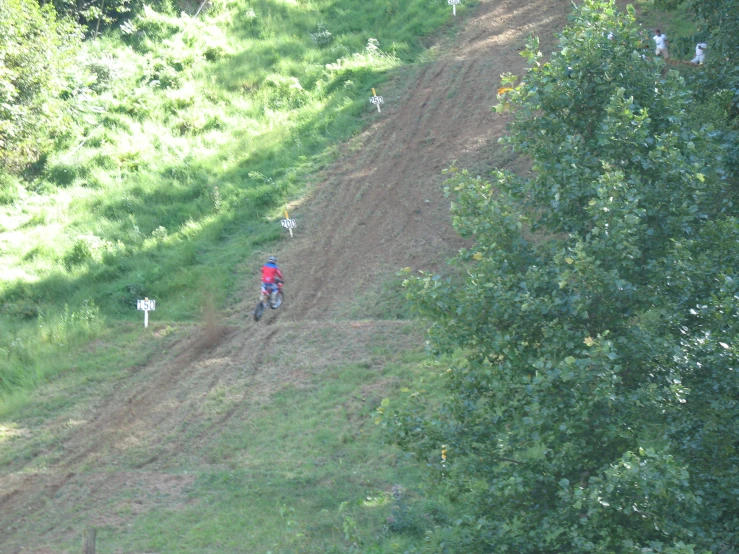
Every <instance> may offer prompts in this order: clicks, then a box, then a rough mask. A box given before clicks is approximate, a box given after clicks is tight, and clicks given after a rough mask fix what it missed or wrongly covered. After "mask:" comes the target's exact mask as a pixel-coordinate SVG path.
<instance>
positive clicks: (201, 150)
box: [0, 0, 450, 396]
mask: <svg viewBox="0 0 739 554" xmlns="http://www.w3.org/2000/svg"><path fill="white" fill-rule="evenodd" d="M449 17H450V14H449V10H448V6H446V4H445V3H442V2H441V1H440V0H439V1H435V2H426V1H421V0H417V1H412V2H399V1H388V2H372V3H366V2H359V1H357V0H339V1H321V0H319V1H310V2H307V1H284V2H274V1H270V0H257V1H255V2H246V1H241V0H239V1H221V2H214V3H213V6H212V8H211V9H210V11H208V12H207V13H205V14H202V15H201V16H200V17H199V18H197V19H196V18H193V17H190V16H188V15H185V14H183V15H182V16H181V17H170V16H164V15H161V14H157V13H155V12H153V11H151V10H147V11H146V12H145V13H144V14H143V15H141V16H139V17H137V18H136V19H134V20H133V21H131V22H130V24H128V25H127V26H125V27H124V28H123V29H122V31H121V32H116V33H114V34H112V35H109V36H105V37H102V38H100V39H98V40H94V41H89V42H87V43H86V44H85V45H84V49H83V51H82V52H80V54H79V57H78V63H77V65H76V74H75V75H74V76H73V78H72V79H71V81H70V82H71V84H70V86H69V90H68V91H67V93H66V97H67V99H68V103H69V110H70V111H71V113H72V114H73V120H74V123H73V124H72V125H71V126H70V127H69V129H68V130H67V132H66V133H65V134H64V135H63V136H61V137H58V139H57V148H56V150H54V151H52V152H47V153H46V154H44V156H43V157H42V158H41V159H40V160H39V161H38V163H37V164H35V165H34V166H33V167H30V168H29V169H28V170H27V171H26V173H25V174H24V175H22V176H20V177H19V178H11V177H8V176H5V177H4V179H5V184H4V187H3V191H4V194H3V203H2V205H0V221H2V223H1V224H0V267H2V271H1V272H0V357H2V358H3V359H4V360H5V361H6V362H5V363H4V364H3V365H2V368H1V369H0V396H1V395H5V394H7V393H9V392H12V391H18V390H22V389H27V388H29V387H33V386H34V384H35V383H37V382H38V381H39V379H40V378H43V376H45V375H49V374H52V373H55V372H57V371H59V370H62V369H64V368H65V367H71V366H74V365H75V363H76V362H75V358H77V357H78V356H76V354H74V351H73V352H72V353H70V348H72V349H74V348H75V346H76V345H80V344H84V343H85V342H86V341H88V340H91V339H92V338H94V337H96V336H98V335H99V334H100V333H104V332H109V331H110V329H111V328H115V326H116V325H117V324H118V323H117V322H120V321H126V320H131V319H133V318H136V319H138V315H139V314H136V313H135V310H134V306H135V303H134V302H135V300H136V299H137V298H142V297H144V296H148V297H152V298H156V299H157V300H158V301H159V303H158V307H157V314H156V315H157V319H159V320H168V321H171V320H175V321H176V320H188V319H192V318H194V317H197V316H198V314H199V311H200V309H201V307H202V304H203V297H204V296H208V297H209V298H210V299H211V300H212V301H215V302H216V303H217V304H220V303H221V302H222V301H223V300H224V298H226V296H227V295H228V294H229V292H230V291H232V285H233V284H234V283H235V282H236V280H237V279H240V278H242V277H243V274H242V272H243V271H244V270H246V271H253V269H252V267H251V265H255V264H256V261H255V259H254V258H252V256H258V257H261V256H263V254H264V253H265V252H266V251H267V249H268V248H269V246H268V245H269V244H270V243H272V241H274V240H276V239H278V238H279V237H280V234H281V228H280V227H279V224H278V223H276V220H275V218H276V217H277V216H278V215H279V211H280V207H281V206H283V205H284V203H285V202H287V201H288V200H290V199H294V198H296V197H298V196H299V195H300V194H301V192H302V191H303V190H304V187H305V185H306V184H307V183H309V182H310V180H311V179H312V176H313V175H314V172H315V171H316V170H317V169H320V168H321V167H323V166H324V165H325V164H326V163H327V161H329V160H331V159H332V157H333V156H334V155H335V152H336V150H335V149H336V146H337V145H338V144H339V143H340V142H341V141H342V140H344V139H346V138H348V137H349V136H351V135H352V134H353V133H355V132H357V131H358V130H359V129H361V128H362V126H363V125H364V124H365V122H366V121H367V118H368V117H370V116H371V113H372V111H371V106H370V105H369V103H368V101H367V98H368V96H369V95H370V89H371V87H377V86H379V85H380V84H381V83H382V81H383V80H384V79H386V78H387V75H388V72H389V71H391V70H393V69H394V68H399V67H401V66H402V65H403V64H406V63H409V62H412V61H413V60H414V59H416V58H417V57H418V56H419V55H420V54H421V53H422V52H423V46H422V43H421V40H422V37H423V36H424V35H427V34H428V33H430V32H432V31H433V30H434V29H437V28H438V27H439V26H440V25H442V24H443V23H444V22H445V21H447V20H448V19H449ZM9 181H10V182H9ZM244 261H246V262H247V264H249V263H250V262H251V265H247V266H245V268H241V269H237V266H238V264H239V263H242V262H244ZM106 330H107V331H106ZM65 359H68V362H67V363H65Z"/></svg>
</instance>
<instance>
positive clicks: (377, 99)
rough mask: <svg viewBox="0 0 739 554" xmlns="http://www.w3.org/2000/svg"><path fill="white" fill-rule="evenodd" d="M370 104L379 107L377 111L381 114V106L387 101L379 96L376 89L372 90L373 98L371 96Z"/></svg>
mask: <svg viewBox="0 0 739 554" xmlns="http://www.w3.org/2000/svg"><path fill="white" fill-rule="evenodd" d="M369 101H370V104H374V105H375V106H377V111H378V112H381V111H382V110H381V109H380V104H384V103H385V100H383V99H382V96H377V93H376V92H375V89H372V96H370V99H369Z"/></svg>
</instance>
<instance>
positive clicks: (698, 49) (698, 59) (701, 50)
mask: <svg viewBox="0 0 739 554" xmlns="http://www.w3.org/2000/svg"><path fill="white" fill-rule="evenodd" d="M707 47H708V45H707V44H706V43H705V42H699V43H698V44H696V45H695V58H693V59H692V60H690V63H694V64H695V65H698V64H702V63H703V60H705V59H706V48H707Z"/></svg>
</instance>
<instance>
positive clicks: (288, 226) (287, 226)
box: [280, 210, 298, 238]
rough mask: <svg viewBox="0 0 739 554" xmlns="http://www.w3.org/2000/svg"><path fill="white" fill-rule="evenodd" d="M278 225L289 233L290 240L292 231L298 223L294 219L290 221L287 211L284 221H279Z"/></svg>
mask: <svg viewBox="0 0 739 554" xmlns="http://www.w3.org/2000/svg"><path fill="white" fill-rule="evenodd" d="M280 223H281V224H282V226H283V227H284V228H285V229H287V230H288V231H290V238H292V237H293V229H295V227H297V226H298V223H297V222H296V221H295V220H294V219H290V216H289V215H288V214H287V210H285V219H281V220H280Z"/></svg>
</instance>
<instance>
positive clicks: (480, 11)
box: [0, 0, 569, 553]
mask: <svg viewBox="0 0 739 554" xmlns="http://www.w3.org/2000/svg"><path fill="white" fill-rule="evenodd" d="M568 9H569V4H568V3H567V2H564V1H563V0H532V1H526V0H487V1H483V2H482V3H481V5H480V6H478V7H477V8H475V10H474V11H473V13H471V14H468V15H467V16H465V17H460V18H459V21H457V22H455V25H457V26H458V33H457V34H456V35H455V36H454V38H446V39H443V41H442V42H443V44H441V45H440V46H439V47H438V48H437V50H438V51H439V52H441V53H440V55H439V56H438V58H437V59H436V60H435V61H433V62H429V63H426V64H424V65H422V66H419V67H418V68H416V69H414V70H412V71H409V72H408V73H407V74H404V75H403V76H399V77H398V78H397V79H396V80H395V81H394V82H393V83H391V84H390V85H388V86H386V87H385V88H384V90H381V91H379V92H380V93H381V94H383V95H384V97H385V104H384V106H383V111H382V113H381V114H377V113H371V109H372V108H371V107H370V106H369V104H368V117H369V118H372V120H373V122H372V124H371V125H370V127H369V128H368V129H367V131H366V132H365V133H364V134H363V135H362V136H361V137H358V139H357V140H355V141H353V142H352V143H351V144H350V145H347V146H346V148H345V154H344V156H343V157H342V158H341V159H340V160H339V161H338V162H337V163H336V164H335V165H334V166H333V167H331V168H329V169H328V170H327V172H326V175H325V179H323V180H322V182H321V184H320V185H318V186H317V187H316V188H315V189H314V190H313V191H312V193H311V196H310V198H309V199H308V201H307V202H305V203H304V204H302V205H301V206H300V207H298V208H296V209H295V210H294V211H293V213H292V214H291V215H292V216H294V217H297V218H298V219H299V222H300V227H299V229H298V234H297V238H295V239H294V240H292V241H290V242H289V243H286V244H285V247H284V249H283V250H282V251H281V252H279V256H280V263H281V266H282V267H283V269H284V270H285V271H286V273H287V279H288V288H287V291H288V292H289V295H290V296H289V297H288V302H287V303H286V305H285V306H284V308H283V309H281V310H280V311H279V312H277V313H270V314H268V315H267V316H266V317H265V319H264V320H263V321H262V322H261V323H260V324H255V323H253V322H251V321H250V320H249V319H248V318H247V317H246V316H245V315H244V314H245V313H247V312H248V311H249V310H250V309H251V307H252V303H253V296H254V295H253V294H252V293H253V292H254V291H255V290H256V281H255V278H254V277H253V276H249V277H248V278H245V285H244V287H245V291H248V292H245V293H244V297H245V298H248V300H244V303H243V304H242V305H240V306H237V309H236V310H235V312H236V314H237V315H235V316H233V317H231V318H230V320H229V321H227V322H226V323H225V324H223V325H219V324H216V323H214V322H211V323H210V324H207V325H205V326H204V327H203V328H199V329H192V330H191V331H189V332H183V333H181V334H180V335H178V336H180V337H181V338H178V339H176V340H174V339H173V340H172V341H170V343H169V345H168V346H167V350H166V351H163V352H161V353H160V354H159V355H157V356H156V360H155V361H154V362H153V363H151V364H150V365H148V366H146V367H137V368H132V369H131V370H130V371H129V373H128V374H127V375H126V376H124V378H122V379H120V380H118V381H116V382H111V383H107V384H104V385H100V389H99V390H98V391H96V394H95V395H94V398H93V400H92V401H91V402H90V403H88V404H85V405H84V406H80V407H79V408H76V409H75V410H76V411H74V410H73V411H74V413H71V414H70V413H69V412H64V413H61V414H59V415H58V416H56V417H53V418H51V419H47V420H43V421H40V422H36V424H35V425H36V426H35V427H34V428H32V429H27V430H25V431H24V432H19V434H18V436H16V437H15V438H14V439H13V441H14V449H15V450H16V451H18V452H21V453H22V455H20V456H15V457H13V458H12V459H8V460H6V461H5V463H4V465H3V466H1V467H0V553H9V552H13V553H15V552H58V551H60V547H59V544H63V543H64V541H67V540H71V537H78V536H80V534H81V532H82V530H83V529H84V528H85V527H87V526H90V525H92V526H109V527H113V528H119V527H120V528H123V527H124V526H125V525H126V524H127V521H130V520H132V519H133V518H135V517H136V516H137V515H139V514H140V513H142V512H145V511H147V510H156V509H161V508H167V509H176V508H177V506H178V505H179V504H183V503H185V502H187V498H186V495H184V494H183V490H184V489H185V488H186V487H187V486H188V485H189V483H190V481H191V480H192V477H191V476H188V475H183V474H181V473H175V472H174V471H173V470H174V468H177V467H179V464H180V462H181V460H182V459H184V458H188V459H193V458H197V459H202V460H204V463H208V460H209V458H208V452H207V444H208V442H207V440H205V437H210V436H213V435H217V434H218V433H221V432H223V431H224V429H227V428H229V427H232V426H236V425H238V426H240V428H244V427H246V428H248V423H247V422H248V420H249V417H250V414H251V413H252V412H253V411H254V410H256V409H258V407H259V406H260V403H263V402H269V398H270V394H271V393H272V392H274V391H276V390H279V389H280V387H282V386H284V384H285V383H291V384H292V385H296V384H297V385H300V384H301V383H303V382H308V381H309V380H310V378H314V377H315V376H317V375H320V374H321V372H322V371H324V369H325V368H327V367H329V366H331V365H335V364H337V363H351V362H353V361H354V362H356V361H358V360H363V361H364V362H366V363H367V364H368V367H370V368H372V367H375V366H378V371H381V367H379V366H381V365H382V361H381V360H377V359H375V358H374V357H373V354H372V347H373V345H377V344H378V343H379V344H383V345H385V347H386V348H388V349H389V350H390V351H402V350H403V349H405V348H408V347H411V346H412V345H413V343H417V342H418V341H420V340H421V337H419V335H418V333H410V334H409V333H407V332H406V333H400V332H398V329H399V327H400V326H402V325H404V324H403V323H402V322H396V321H382V320H371V319H369V320H368V318H367V317H366V316H363V314H361V313H359V314H356V313H355V314H354V315H353V320H352V319H347V316H346V314H347V313H348V311H347V309H346V303H345V302H342V300H341V299H342V298H351V297H353V296H355V295H361V294H363V293H365V292H366V291H371V290H378V287H379V284H378V283H380V282H381V281H382V280H383V279H385V278H386V277H387V276H388V275H393V274H394V273H395V272H396V271H397V270H398V269H399V268H402V267H406V266H410V267H413V268H426V269H433V268H435V267H438V266H439V264H441V263H442V262H443V260H445V259H446V258H448V257H449V256H450V255H451V254H452V253H453V252H454V251H455V250H456V249H457V248H458V247H459V245H460V244H461V243H460V241H459V239H458V237H456V235H455V234H454V232H453V230H452V228H451V225H450V223H449V213H448V208H449V200H448V199H446V198H444V197H443V196H442V194H441V183H442V181H443V176H442V175H441V170H442V169H443V168H445V167H448V166H449V165H450V164H451V163H452V161H453V160H458V165H460V166H461V167H468V168H472V169H473V170H480V171H482V170H483V169H484V168H485V167H487V166H488V165H490V164H491V163H498V164H500V163H502V162H503V161H504V160H505V158H504V157H503V156H501V154H500V152H499V150H498V148H497V144H496V141H497V138H498V137H499V136H501V135H502V134H503V132H504V128H505V120H504V119H503V118H501V117H500V116H496V115H494V114H492V113H491V111H490V107H491V106H492V105H493V104H494V103H495V96H496V89H497V86H498V82H499V80H498V76H499V75H500V74H501V73H503V72H508V71H510V72H519V73H520V72H521V70H522V67H523V61H522V58H521V57H520V56H519V54H518V52H519V51H520V50H521V49H522V47H523V45H524V43H525V40H526V38H527V37H528V36H530V35H534V34H536V35H539V36H540V37H542V38H544V39H545V40H544V41H543V50H544V51H545V52H547V51H548V44H551V37H552V35H553V33H554V32H555V31H556V30H558V29H560V28H561V27H562V25H563V24H564V21H565V16H566V12H567V10H568ZM182 337H184V338H182ZM327 337H330V340H328V339H327ZM270 352H278V353H279V359H277V358H275V357H274V356H272V357H271V355H270V354H269V353H270ZM214 391H219V392H218V395H217V397H218V399H219V400H218V403H214V402H212V401H211V400H212V399H213V398H214V397H215V396H216V395H215V394H214ZM41 394H44V393H43V392H42V393H41ZM48 436H54V437H58V440H54V441H49V440H42V437H48ZM2 459H3V458H2V457H0V460H2ZM152 491H155V492H157V494H154V495H153V494H152ZM117 498H126V499H127V500H126V502H127V503H128V505H130V506H132V508H130V509H128V511H123V512H121V511H116V510H115V509H112V508H115V503H116V502H117V500H116V499H117ZM111 506H112V508H111ZM111 513H114V514H115V515H114V516H111V515H110V514H111Z"/></svg>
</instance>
